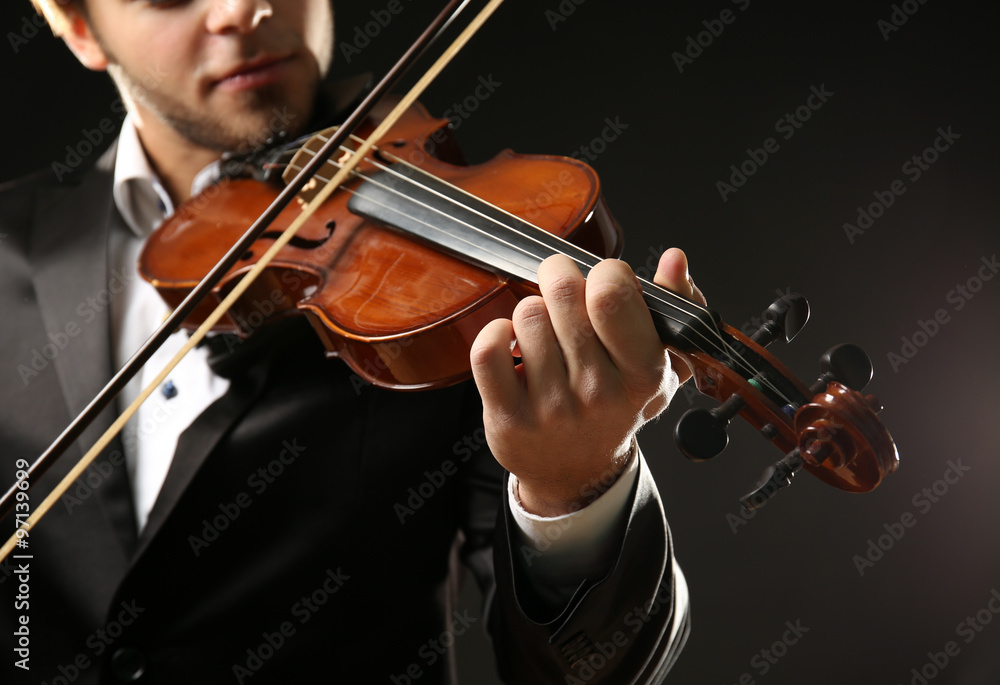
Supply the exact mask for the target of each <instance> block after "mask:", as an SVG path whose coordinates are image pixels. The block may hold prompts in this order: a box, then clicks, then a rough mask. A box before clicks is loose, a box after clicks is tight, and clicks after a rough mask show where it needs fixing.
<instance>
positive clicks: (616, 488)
mask: <svg viewBox="0 0 1000 685" xmlns="http://www.w3.org/2000/svg"><path fill="white" fill-rule="evenodd" d="M217 174H218V164H212V165H209V166H208V167H206V169H204V170H203V171H202V172H201V173H199V174H198V176H197V177H196V179H195V183H194V187H193V188H192V194H197V192H198V191H199V190H201V188H203V187H205V186H206V185H208V184H209V183H211V182H212V180H214V178H216V177H217ZM114 200H115V204H116V206H117V208H118V211H119V212H120V213H121V216H122V218H123V219H124V220H125V224H126V225H127V226H128V229H129V230H127V231H125V230H122V231H112V235H111V241H110V249H109V261H110V263H109V266H110V267H111V268H112V269H118V270H120V271H121V272H122V273H123V274H124V275H125V277H124V279H123V280H124V281H125V282H126V288H125V291H124V292H123V293H122V294H121V295H120V296H119V297H118V298H116V299H115V301H114V303H113V305H112V320H111V325H112V344H113V345H114V351H113V352H114V360H115V363H116V364H117V366H118V367H119V368H120V367H121V366H122V365H123V364H124V363H125V362H126V361H127V360H128V358H129V357H130V356H131V355H132V353H133V352H134V351H135V350H136V349H138V348H139V346H140V345H141V344H142V343H143V342H144V341H145V340H146V339H147V338H148V337H149V336H150V335H151V334H152V333H153V332H154V331H155V330H156V328H157V326H158V325H159V324H160V322H161V321H162V320H163V318H164V317H165V316H166V315H167V313H168V310H167V307H166V305H165V304H164V303H163V301H162V300H161V299H160V296H159V294H158V293H157V292H156V289H155V288H153V286H152V285H150V284H149V283H147V282H146V281H144V280H143V279H141V278H139V277H138V271H137V266H136V261H137V256H138V254H139V249H140V247H141V246H142V243H143V241H144V240H145V239H146V237H147V236H148V235H149V234H150V233H151V232H152V231H153V229H154V228H156V226H158V225H159V224H160V223H161V222H162V221H163V219H164V218H165V217H166V216H169V215H170V214H172V213H173V211H174V207H173V203H172V202H171V200H170V197H169V195H168V194H167V192H166V190H165V189H164V188H163V186H162V184H161V183H160V182H159V180H158V179H157V177H156V174H155V173H154V172H153V170H152V168H151V167H150V165H149V162H148V160H147V158H146V155H145V152H144V151H143V148H142V144H141V142H140V140H139V136H138V133H137V131H136V129H135V123H134V121H133V120H132V117H131V115H129V116H127V117H126V118H125V121H124V123H123V125H122V130H121V134H120V136H119V140H118V151H117V158H116V161H115V177H114ZM186 339H187V334H186V333H184V332H183V331H181V332H178V333H175V334H174V335H173V336H171V337H170V339H169V340H168V342H167V344H165V345H164V347H163V348H161V349H160V350H159V351H157V352H156V353H155V354H154V355H153V357H152V358H151V359H150V360H149V361H148V362H147V363H146V366H145V367H144V368H143V370H142V371H141V372H140V373H139V374H138V375H137V376H136V378H134V379H133V380H132V382H130V383H129V384H128V386H127V387H126V389H125V390H124V391H123V392H122V395H121V396H120V397H119V403H120V404H121V406H122V407H126V406H128V404H129V403H131V402H132V400H133V399H134V398H135V397H137V396H138V394H139V393H140V392H141V390H142V388H143V387H145V385H146V384H147V383H148V382H149V381H151V380H152V379H153V378H155V376H156V374H157V373H158V372H159V371H160V370H161V369H162V368H163V367H164V366H165V364H166V362H167V361H168V360H169V359H170V358H171V357H173V355H174V353H175V352H176V350H177V349H178V348H180V346H181V345H183V344H184V342H185V340H186ZM207 354H208V350H207V348H205V347H202V348H196V349H194V350H192V351H191V352H190V353H189V354H188V355H187V357H185V359H184V360H183V361H182V362H181V363H180V364H179V365H178V366H177V367H176V368H175V369H174V370H173V372H171V374H170V376H169V378H168V381H167V382H165V383H164V384H163V387H161V388H160V389H158V391H157V392H154V394H153V395H151V396H150V398H149V399H148V400H147V401H146V403H145V404H144V405H143V406H142V408H141V409H140V410H139V413H138V414H137V415H136V416H134V417H133V418H132V420H131V421H130V422H129V424H128V426H127V427H126V433H125V435H124V437H123V442H124V447H125V455H126V463H127V464H128V469H129V476H130V483H131V485H132V491H133V494H134V499H135V503H136V511H135V516H136V521H137V523H138V526H139V530H142V528H143V527H144V526H145V524H146V520H147V519H148V517H149V512H150V510H151V509H152V507H153V503H154V502H155V501H156V497H157V495H158V494H159V491H160V488H161V487H162V485H163V481H164V479H165V478H166V475H167V470H168V469H169V468H170V462H171V460H172V459H173V454H174V451H175V449H176V446H177V439H178V438H179V436H180V434H181V433H182V432H183V431H184V430H185V429H186V428H187V427H188V426H189V425H190V424H191V422H192V421H194V419H195V418H196V417H197V416H198V415H199V414H201V412H202V411H204V410H205V408H206V407H208V405H210V404H211V403H212V402H214V401H215V400H216V399H218V398H219V397H221V396H222V395H223V394H224V393H225V392H226V390H227V388H228V387H229V382H228V381H227V380H226V379H224V378H221V377H219V376H216V375H215V374H214V373H213V372H212V371H211V369H210V368H209V366H208V362H207ZM168 383H169V384H172V387H173V389H174V390H175V391H176V394H174V396H173V397H168V395H169V394H171V393H169V392H163V390H166V389H167V388H166V386H167V385H168ZM640 460H641V456H640V455H638V454H637V455H636V457H635V458H633V459H632V460H631V461H630V464H629V466H628V468H627V469H626V470H625V472H624V473H622V475H621V476H620V477H619V478H618V480H617V481H616V482H615V484H614V485H612V486H611V487H610V488H609V489H608V490H607V491H606V492H605V493H604V494H603V495H601V496H600V497H599V498H597V499H596V500H595V501H594V502H593V503H591V504H590V505H589V506H587V507H585V508H583V509H581V510H579V511H576V512H573V513H571V514H566V515H564V516H558V517H554V518H546V517H541V516H535V515H533V514H530V513H528V512H527V511H525V510H524V508H523V507H522V506H521V504H520V502H518V500H517V497H516V492H517V480H516V478H515V477H514V476H513V475H512V476H511V478H510V481H509V483H510V485H509V488H508V497H509V500H510V506H511V510H512V511H513V513H514V519H515V520H516V521H517V523H518V526H519V528H520V530H521V535H522V538H523V542H524V544H525V545H527V546H528V547H526V548H524V549H525V550H534V551H535V552H539V553H540V555H539V554H534V555H531V554H530V553H529V555H528V556H533V557H536V558H534V559H532V560H531V561H532V562H533V563H529V564H528V566H529V568H530V571H529V572H530V573H531V575H532V576H533V577H537V578H538V579H539V580H542V581H548V582H551V581H552V580H553V579H555V578H558V577H559V576H560V575H561V576H562V577H563V578H565V577H567V576H566V574H567V573H568V574H569V577H583V576H585V575H587V571H586V564H585V563H583V562H585V560H593V561H594V563H597V562H598V561H599V560H597V559H594V556H595V555H594V550H601V549H605V548H606V547H607V546H608V545H607V544H605V543H607V542H609V541H610V540H609V538H610V536H611V535H613V534H614V529H615V524H616V523H617V522H618V521H619V520H620V517H621V516H623V515H626V512H625V509H626V507H627V505H628V500H629V493H630V492H631V489H632V484H633V483H634V482H635V479H636V474H637V473H638V468H639V461H640ZM642 467H643V468H646V466H645V465H644V464H643V466H642ZM536 574H537V575H536Z"/></svg>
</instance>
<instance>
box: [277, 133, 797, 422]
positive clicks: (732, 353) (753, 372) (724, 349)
mask: <svg viewBox="0 0 1000 685" xmlns="http://www.w3.org/2000/svg"><path fill="white" fill-rule="evenodd" d="M318 138H320V139H322V138H323V136H322V135H320V136H318ZM341 149H343V150H344V151H345V152H348V153H351V152H353V150H351V149H350V148H348V147H346V146H342V148H341ZM375 149H376V151H378V152H380V153H381V154H383V155H385V156H387V157H392V158H394V159H396V160H397V163H399V164H402V165H405V166H407V167H409V168H412V169H414V170H415V171H417V172H419V173H422V174H424V175H427V176H428V177H429V178H433V179H434V180H436V181H438V182H440V183H444V184H446V185H448V186H449V187H451V188H453V189H454V190H456V191H457V192H460V193H462V194H464V195H466V196H468V197H470V198H473V199H475V200H477V201H479V202H483V203H484V204H486V205H487V206H489V207H490V208H492V209H496V210H498V211H500V212H502V213H504V214H507V215H508V216H511V217H512V218H513V219H515V220H517V221H524V220H523V219H520V217H516V216H515V215H513V214H510V213H509V212H507V211H505V210H503V209H502V208H499V207H496V206H495V205H492V204H491V203H488V202H486V201H484V200H482V199H481V198H477V197H475V196H474V195H471V194H470V193H468V192H467V191H465V190H464V189H462V188H459V187H457V186H454V185H453V184H450V183H448V182H447V181H445V180H444V179H440V178H438V177H436V176H433V175H431V174H429V172H426V171H424V170H423V169H420V168H419V167H414V166H412V165H410V164H409V163H407V162H406V161H405V160H402V159H400V158H399V157H397V156H395V155H393V154H392V153H390V152H387V151H385V150H381V149H379V148H375ZM303 150H304V151H305V152H307V153H308V154H314V153H312V151H310V150H309V149H308V148H303ZM366 161H369V162H370V163H371V164H372V165H373V166H375V167H376V168H379V169H382V170H383V171H385V172H387V173H389V174H391V175H393V176H394V177H396V178H398V179H400V180H401V181H403V182H405V183H409V184H411V185H413V186H415V187H418V188H421V189H422V190H424V191H426V192H429V193H431V194H434V195H437V196H438V197H440V198H442V199H444V200H445V201H447V202H451V203H452V204H455V205H456V206H460V207H462V208H464V209H466V210H467V211H471V212H473V213H475V214H478V215H479V216H481V217H483V218H484V219H486V220H487V221H490V222H492V223H494V224H496V225H497V226H498V227H499V228H501V229H503V230H505V231H508V232H511V233H514V234H515V235H518V236H520V237H524V238H527V239H529V240H531V241H532V242H535V243H538V244H539V245H541V246H542V247H545V248H548V249H551V250H554V251H555V252H560V253H561V254H564V255H566V256H567V257H569V258H570V259H573V260H574V261H576V262H577V263H578V264H583V265H585V266H587V267H588V268H592V267H593V264H596V263H597V262H598V261H600V260H599V258H598V257H596V256H595V255H592V254H591V253H589V252H586V251H585V250H582V249H581V248H578V247H577V246H575V245H572V244H571V243H568V242H566V241H565V240H563V239H562V238H560V237H559V236H555V235H554V234H551V233H549V232H547V231H544V230H543V229H541V228H539V227H537V226H534V225H532V224H531V223H530V222H526V221H525V222H524V223H525V224H526V225H528V226H531V227H532V228H533V229H535V230H537V231H539V232H540V233H541V234H544V235H545V236H546V237H550V236H551V237H552V238H555V239H556V240H558V241H559V242H561V243H564V244H566V245H568V246H570V247H571V248H572V249H573V251H575V252H580V253H582V254H584V255H586V256H587V257H588V258H590V259H592V260H593V264H588V263H587V262H586V261H585V260H583V259H579V258H576V257H574V256H573V255H570V254H567V252H565V251H560V250H559V249H558V248H554V247H552V246H550V245H545V244H544V243H543V242H542V241H540V240H538V239H537V238H536V237H534V236H532V235H530V234H527V233H525V232H523V231H519V230H517V229H516V228H513V227H511V226H508V225H506V224H503V223H502V222H499V221H497V220H496V219H494V218H493V217H490V216H487V215H485V214H482V213H481V212H479V211H478V210H476V209H475V208H473V207H470V206H468V205H462V204H460V203H458V202H457V201H456V200H455V199H454V198H451V197H448V196H447V195H443V194H441V193H439V192H438V191H436V190H435V189H433V188H429V187H427V186H425V185H423V184H420V183H417V182H416V181H414V180H413V179H411V178H409V177H407V176H404V175H402V174H399V173H398V172H396V171H395V170H394V169H392V168H390V167H387V166H385V165H383V164H381V163H380V162H379V161H378V160H376V159H374V158H367V160H366ZM327 163H328V164H330V165H332V166H335V167H336V166H338V164H337V162H335V161H333V160H328V162H327ZM289 166H291V167H292V168H293V169H294V168H297V165H294V164H289ZM353 173H354V175H356V176H358V177H360V178H362V179H364V180H365V181H367V182H369V183H372V184H373V185H375V186H378V187H380V188H383V189H384V190H386V191H387V192H389V193H392V194H395V195H398V196H400V197H403V198H404V199H406V200H407V201H409V202H412V203H414V204H416V205H418V206H421V207H422V208H424V209H427V210H428V211H431V212H435V213H437V214H442V215H444V213H443V212H441V211H440V210H439V209H437V208H435V207H432V206H429V205H426V204H424V203H422V202H419V201H417V200H414V199H412V198H409V197H407V196H406V195H404V194H403V193H401V192H400V191H398V190H396V189H395V188H392V187H390V186H387V185H385V184H382V183H379V182H377V181H375V180H374V179H372V178H371V177H368V176H366V175H365V174H364V173H362V172H358V171H354V172H353ZM316 179H317V180H319V181H325V179H324V178H323V177H322V176H320V175H319V174H317V175H316ZM344 190H347V191H348V192H353V190H352V189H349V188H344ZM367 199H368V201H369V202H373V203H374V204H378V205H379V206H381V207H383V208H384V209H387V210H389V211H392V212H395V213H397V214H401V212H400V211H399V210H397V209H395V208H393V207H389V206H387V205H384V204H382V203H379V202H376V201H374V200H372V199H371V198H367ZM445 216H448V217H449V218H450V219H452V220H453V221H456V222H458V223H460V224H463V225H464V226H466V227H468V228H470V229H472V230H473V231H475V232H478V233H480V234H483V235H485V236H486V237H487V238H489V239H490V240H494V241H496V242H499V243H501V244H504V245H506V246H507V247H510V248H512V249H514V250H517V251H519V252H521V253H522V254H525V255H527V256H529V257H531V258H533V259H535V260H536V261H541V257H540V256H539V255H536V254H534V253H531V252H529V251H527V250H525V249H524V248H521V247H519V246H517V245H514V244H512V243H509V242H508V241H505V240H503V239H502V238H500V237H499V236H496V235H493V234H491V233H487V232H485V231H483V230H482V229H480V228H478V227H476V226H472V225H470V224H468V223H467V222H464V221H461V220H460V219H458V218H456V217H454V216H450V215H445ZM408 218H410V219H411V220H413V221H418V222H419V223H421V224H423V225H424V226H427V227H428V228H430V229H431V230H434V231H438V232H444V231H443V229H441V228H440V227H438V226H433V225H431V224H428V223H427V222H424V221H420V220H418V219H416V218H414V217H408ZM448 235H450V236H452V237H454V238H456V239H458V240H460V241H462V242H465V243H466V244H469V245H472V243H470V242H469V241H467V240H465V239H464V238H462V237H461V236H458V235H455V234H453V233H449V234H448ZM640 281H641V282H643V283H645V284H647V285H649V286H652V287H653V288H655V289H656V290H658V291H662V292H664V293H668V294H669V295H672V296H673V297H675V298H676V299H678V300H680V301H682V302H685V303H689V304H691V305H692V306H695V307H698V308H699V309H702V310H703V311H707V309H704V308H702V307H700V305H697V303H693V302H690V301H689V300H687V299H686V298H682V297H681V296H679V295H677V294H676V293H673V292H672V291H670V290H667V289H665V288H661V287H660V286H658V285H656V284H655V283H649V282H648V281H644V280H642V279H640ZM650 297H651V298H652V299H654V300H656V301H658V302H660V303H661V304H663V305H664V306H667V307H671V308H673V309H677V310H679V311H684V310H683V309H682V308H681V307H678V306H677V305H674V304H672V303H669V302H666V301H665V300H663V299H662V298H660V297H657V296H656V295H653V294H651V295H650ZM656 311H657V313H659V314H661V315H662V316H664V317H666V318H668V319H670V320H671V321H674V322H676V323H678V324H680V323H681V322H680V321H679V320H678V319H677V318H675V317H673V316H671V315H670V314H669V313H667V312H664V311H662V310H656ZM684 313H686V314H689V315H690V312H684ZM696 320H697V321H698V322H699V323H703V322H702V321H701V320H700V319H696ZM712 322H713V326H714V325H715V321H714V318H713V319H712ZM682 325H683V324H682ZM691 330H693V331H694V332H695V333H696V334H697V335H698V336H699V337H700V338H702V339H703V340H704V341H705V342H706V343H708V344H709V346H710V347H713V348H714V349H715V350H716V351H717V352H719V353H720V354H725V355H727V356H728V357H729V358H730V359H731V360H732V361H733V363H734V364H736V365H738V366H741V367H742V369H743V371H744V372H746V373H747V374H748V375H749V377H750V378H755V379H756V380H757V382H759V383H761V384H762V385H766V386H768V387H769V388H770V389H771V390H772V391H773V392H774V393H775V394H776V395H777V396H779V397H780V398H782V399H783V400H784V401H785V402H786V403H791V400H789V399H788V398H787V397H786V396H785V394H784V393H783V392H781V390H780V389H779V388H777V387H776V386H774V385H773V384H772V383H771V382H770V380H769V379H767V377H766V376H765V375H763V374H761V373H760V372H759V371H758V370H757V369H756V368H755V367H754V366H753V364H751V363H750V362H748V361H747V360H746V359H744V358H743V356H742V355H741V354H739V352H737V351H736V350H735V349H734V348H733V347H732V346H731V345H730V344H729V343H727V342H726V340H725V338H723V336H722V334H721V332H720V331H718V329H717V328H716V329H715V330H714V331H712V330H711V329H709V330H710V333H712V334H713V335H714V336H715V337H716V338H718V341H719V343H721V345H717V344H716V343H715V342H714V341H712V340H709V339H708V338H706V337H705V335H704V334H703V333H702V332H701V331H700V330H698V328H697V327H692V328H691ZM681 337H683V338H684V339H685V340H686V341H687V342H688V343H689V344H691V345H692V346H693V347H696V348H698V349H701V350H702V351H706V350H704V349H703V348H701V347H700V346H699V345H698V344H697V343H695V342H694V341H692V340H691V339H690V338H688V337H687V336H685V335H683V333H682V334H681Z"/></svg>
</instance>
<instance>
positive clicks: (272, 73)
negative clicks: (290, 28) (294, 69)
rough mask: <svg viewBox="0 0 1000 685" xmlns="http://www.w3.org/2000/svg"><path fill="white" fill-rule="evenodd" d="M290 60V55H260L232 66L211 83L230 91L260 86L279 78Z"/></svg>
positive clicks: (220, 88)
mask: <svg viewBox="0 0 1000 685" xmlns="http://www.w3.org/2000/svg"><path fill="white" fill-rule="evenodd" d="M291 60H292V56H291V55H261V56H259V57H255V58H254V59H252V60H247V61H246V62H242V63H240V64H238V65H237V66H235V67H233V68H232V69H230V70H229V71H227V72H225V73H224V74H223V75H222V76H220V77H218V78H216V79H214V80H213V82H212V85H213V86H214V87H215V88H218V89H219V90H225V91H231V92H236V91H242V90H252V89H254V88H261V87H263V86H266V85H269V84H271V83H274V82H275V81H277V80H278V79H279V78H281V76H282V75H283V72H284V70H285V68H286V67H287V66H288V65H289V63H290V62H291Z"/></svg>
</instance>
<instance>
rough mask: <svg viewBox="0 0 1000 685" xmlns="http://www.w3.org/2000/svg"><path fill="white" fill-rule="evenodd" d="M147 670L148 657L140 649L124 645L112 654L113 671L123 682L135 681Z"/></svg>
mask: <svg viewBox="0 0 1000 685" xmlns="http://www.w3.org/2000/svg"><path fill="white" fill-rule="evenodd" d="M145 672H146V657H144V656H143V655H142V652H140V651H139V650H138V649H133V648H131V647H122V648H121V649H119V650H117V651H116V652H115V653H114V654H112V655H111V673H112V674H114V676H115V678H117V679H118V680H119V681H121V682H123V683H134V682H135V681H137V680H139V678H141V677H142V674H143V673H145Z"/></svg>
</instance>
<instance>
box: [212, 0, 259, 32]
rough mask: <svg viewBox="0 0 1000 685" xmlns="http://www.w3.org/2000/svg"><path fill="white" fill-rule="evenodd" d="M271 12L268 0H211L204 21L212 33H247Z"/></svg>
mask: <svg viewBox="0 0 1000 685" xmlns="http://www.w3.org/2000/svg"><path fill="white" fill-rule="evenodd" d="M272 14H274V8H273V7H271V3H270V2H269V0H212V6H211V9H210V10H209V12H208V17H207V19H206V22H207V26H208V30H209V31H211V32H212V33H228V32H237V33H248V32H250V31H253V30H254V29H256V28H257V26H258V25H260V23H261V22H262V21H263V20H264V19H266V18H268V17H270V16H271V15H272Z"/></svg>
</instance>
